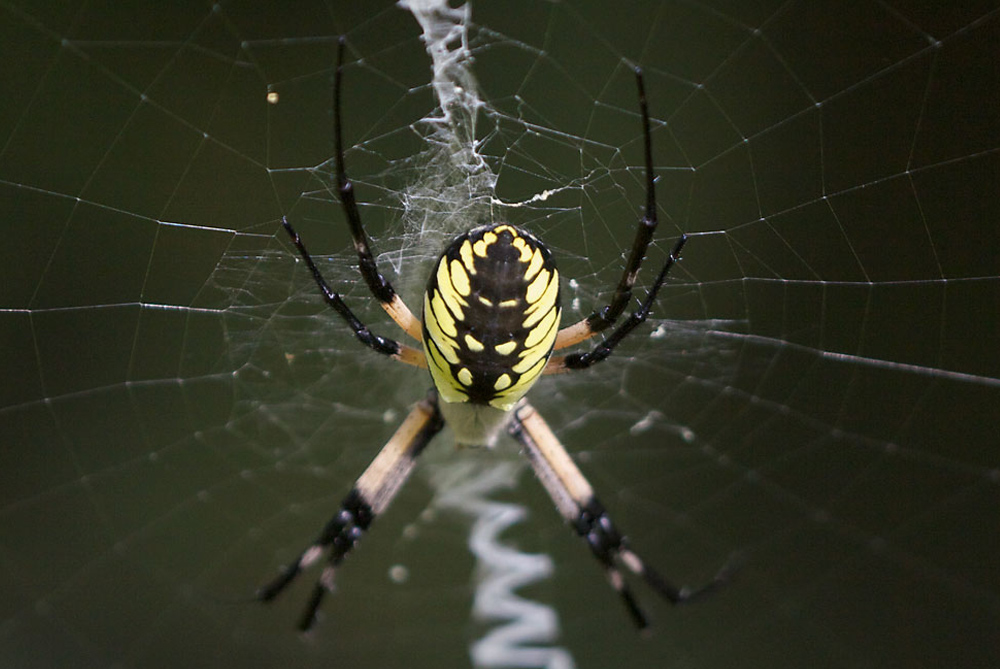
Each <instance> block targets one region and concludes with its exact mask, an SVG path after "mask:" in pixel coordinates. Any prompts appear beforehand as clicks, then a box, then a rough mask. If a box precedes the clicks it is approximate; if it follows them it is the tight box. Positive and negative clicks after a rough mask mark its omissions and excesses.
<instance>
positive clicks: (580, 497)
mask: <svg viewBox="0 0 1000 669" xmlns="http://www.w3.org/2000/svg"><path fill="white" fill-rule="evenodd" d="M508 429H509V431H510V434H511V436H513V437H514V439H516V440H517V442H518V443H520V444H521V446H522V447H523V448H524V452H525V454H526V455H527V456H528V460H529V461H530V462H531V466H532V468H533V469H534V470H535V474H536V476H538V479H539V480H540V481H541V482H542V485H543V486H544V487H545V489H546V491H547V492H548V493H549V496H550V497H551V498H552V501H553V502H554V503H555V505H556V508H557V509H558V510H559V513H560V514H562V516H563V518H565V519H566V521H567V522H568V523H569V524H570V526H571V527H573V529H574V530H576V532H577V534H579V535H580V536H581V537H583V538H584V540H585V541H586V542H587V545H588V546H590V550H591V552H592V553H593V554H594V557H596V558H597V560H598V562H600V563H601V566H602V567H604V570H605V573H606V574H607V576H608V581H609V582H610V583H611V586H612V587H613V588H614V589H615V591H617V592H618V594H619V595H620V596H621V598H622V601H623V602H624V603H625V606H626V608H627V609H628V612H629V615H630V616H631V617H632V621H633V622H634V623H635V625H636V627H638V628H640V629H641V628H644V627H646V626H647V625H648V624H649V622H648V620H647V618H646V615H645V614H644V613H643V611H642V609H640V608H639V605H638V603H637V602H636V600H635V597H634V596H633V594H632V590H631V589H630V588H629V586H628V583H626V582H625V577H624V576H623V574H622V572H621V570H620V569H619V564H621V565H623V566H624V567H625V568H626V569H628V570H629V571H630V572H632V573H633V574H636V575H637V576H639V577H641V578H642V579H643V580H644V581H645V582H646V584H647V585H649V586H650V587H651V588H653V589H654V590H656V591H657V592H658V593H659V594H660V595H661V596H662V597H663V598H664V599H666V600H668V601H669V602H671V603H672V604H680V603H683V602H687V601H691V600H692V599H694V598H696V597H699V596H701V595H705V594H707V593H708V592H710V591H712V590H714V589H715V588H716V587H718V586H719V585H721V584H722V583H724V582H725V581H726V580H727V579H728V578H729V575H730V573H731V567H729V566H726V567H724V568H723V569H722V570H721V571H719V573H718V574H716V576H715V578H714V579H712V581H710V582H709V583H707V584H706V585H703V586H701V587H699V588H694V589H692V588H686V587H680V588H679V587H677V586H675V585H672V584H671V583H669V582H667V581H666V580H664V579H663V577H661V576H660V575H659V574H658V573H657V572H656V571H655V570H653V568H652V567H650V566H648V565H647V564H646V563H645V562H643V560H642V559H641V558H640V557H639V556H638V555H637V554H636V553H635V552H633V551H632V550H631V549H630V548H629V545H628V541H627V539H626V538H625V537H624V536H623V535H622V534H621V532H619V531H618V528H617V527H615V525H614V523H612V522H611V518H610V517H609V516H608V514H607V512H606V511H605V510H604V506H603V505H602V504H601V502H600V501H599V500H598V499H597V497H596V496H595V495H594V491H593V488H591V486H590V483H588V482H587V479H585V478H584V476H583V474H582V473H581V472H580V470H579V469H578V468H577V466H576V464H575V463H574V462H573V460H572V459H571V458H570V457H569V454H568V453H566V449H564V448H563V446H562V444H560V443H559V440H558V439H557V438H556V436H555V434H553V432H552V430H551V429H550V428H549V426H548V425H547V424H546V423H545V421H544V420H543V419H542V417H541V416H540V415H539V414H538V412H537V411H535V409H534V408H533V407H531V406H530V405H529V404H528V403H527V402H524V401H522V402H521V403H520V404H519V405H518V406H517V407H516V408H515V409H514V416H513V418H512V420H511V422H510V427H509V428H508Z"/></svg>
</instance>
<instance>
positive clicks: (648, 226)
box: [586, 67, 659, 332]
mask: <svg viewBox="0 0 1000 669" xmlns="http://www.w3.org/2000/svg"><path fill="white" fill-rule="evenodd" d="M635 81H636V85H637V87H638V89H639V109H640V111H641V113H642V136H643V146H644V150H645V158H646V210H645V212H644V214H643V217H642V218H641V219H639V225H638V227H637V228H636V233H635V240H634V241H633V242H632V251H631V253H629V257H628V262H627V263H625V269H624V270H623V272H622V277H621V279H620V280H619V281H618V286H617V287H616V288H615V294H614V296H612V298H611V301H610V302H609V303H608V304H607V306H605V307H603V308H601V309H595V310H594V312H593V313H592V314H590V316H588V317H587V318H586V323H587V327H588V328H589V329H590V331H591V332H599V331H601V330H604V329H605V328H607V327H609V326H611V325H612V324H614V322H615V321H617V320H618V317H619V316H621V314H622V312H623V311H625V307H626V306H628V302H629V298H631V297H632V287H633V286H634V285H635V280H636V277H637V276H638V274H639V267H640V266H641V265H642V260H643V258H644V257H645V256H646V249H647V248H649V243H650V241H652V239H653V233H654V232H655V231H656V226H657V224H658V222H659V221H658V219H657V216H656V188H655V182H656V175H655V173H654V172H653V140H652V138H651V133H650V130H649V105H648V104H647V102H646V87H645V85H644V84H643V76H642V68H641V67H636V68H635Z"/></svg>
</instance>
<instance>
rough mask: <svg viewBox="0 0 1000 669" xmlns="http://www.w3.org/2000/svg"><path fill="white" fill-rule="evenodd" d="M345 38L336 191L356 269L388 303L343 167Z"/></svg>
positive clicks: (336, 79)
mask: <svg viewBox="0 0 1000 669" xmlns="http://www.w3.org/2000/svg"><path fill="white" fill-rule="evenodd" d="M345 44H346V40H345V39H344V37H343V36H341V37H340V39H339V41H338V44H337V69H336V71H335V72H334V76H333V141H334V151H335V152H336V154H337V165H336V174H337V194H338V196H339V198H340V204H341V205H342V206H343V208H344V215H345V216H347V224H348V225H349V226H350V228H351V237H353V238H354V248H355V250H356V251H357V252H358V261H359V269H360V270H361V276H362V277H364V279H365V283H367V284H368V288H369V290H371V291H372V294H373V295H374V296H375V297H376V298H377V299H378V301H379V302H381V303H383V304H388V303H390V302H392V301H393V300H394V299H396V291H395V290H394V289H393V287H392V284H390V283H389V281H388V279H386V278H385V277H384V276H382V274H381V272H379V271H378V266H377V265H376V263H375V257H374V256H373V255H372V251H371V244H370V243H369V241H368V234H367V233H366V232H365V228H364V226H363V225H362V224H361V214H360V213H358V203H357V201H356V200H355V199H354V184H353V183H351V180H350V179H349V178H348V177H347V172H346V171H345V168H344V142H343V139H342V132H341V126H342V125H343V120H342V116H341V114H340V88H341V80H342V79H343V74H342V70H343V62H344V46H345Z"/></svg>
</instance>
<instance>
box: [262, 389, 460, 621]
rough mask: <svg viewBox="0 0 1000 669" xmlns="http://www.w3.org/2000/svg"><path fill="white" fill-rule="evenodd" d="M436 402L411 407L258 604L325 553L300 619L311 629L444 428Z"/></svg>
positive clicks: (433, 398) (433, 395)
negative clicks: (366, 537) (375, 523)
mask: <svg viewBox="0 0 1000 669" xmlns="http://www.w3.org/2000/svg"><path fill="white" fill-rule="evenodd" d="M437 402H438V401H437V394H436V393H435V392H433V391H432V392H431V393H429V394H428V397H427V399H425V400H423V401H421V402H419V403H418V404H417V405H416V406H415V407H413V410H412V411H410V414H409V415H408V416H407V417H406V420H404V421H403V423H402V425H400V426H399V429H397V430H396V433H395V434H393V435H392V438H391V439H389V441H388V443H386V445H385V446H384V447H383V448H382V450H381V451H379V454H378V455H377V456H375V459H374V460H373V461H372V463H371V464H370V465H368V468H367V469H366V470H365V472H364V473H363V474H362V475H361V476H360V477H359V478H358V480H357V481H356V482H355V484H354V487H353V488H352V489H351V492H349V493H348V494H347V497H345V498H344V501H343V503H342V504H341V506H340V510H339V511H338V512H337V514H336V515H334V516H333V518H331V519H330V520H329V521H328V522H327V524H326V526H324V528H323V531H322V532H320V534H319V536H318V537H317V538H316V540H315V541H314V542H313V543H312V545H310V546H309V547H308V548H306V549H305V550H304V551H302V553H301V554H299V556H298V557H297V558H296V559H295V560H294V561H292V562H291V563H290V564H288V565H286V566H285V567H284V568H283V569H282V570H281V572H280V573H279V574H278V576H277V577H275V578H274V579H273V580H272V581H271V582H270V583H268V584H267V585H265V586H263V587H262V588H260V590H258V591H257V599H258V600H260V601H262V602H269V601H271V600H273V599H274V598H275V597H277V596H278V594H279V593H281V591H282V590H284V589H285V588H286V587H287V586H288V584H289V583H291V582H292V581H293V580H295V577H296V576H298V574H299V573H300V572H301V571H302V570H303V569H306V568H307V567H309V566H311V565H312V564H314V563H315V562H317V561H318V560H319V559H320V558H321V557H322V556H323V554H324V553H326V552H327V551H329V552H328V555H327V564H326V567H324V568H323V572H322V574H320V577H319V580H318V581H317V582H316V585H315V587H314V588H313V592H312V595H311V596H310V598H309V603H308V605H307V606H306V609H305V611H304V612H303V614H302V618H301V620H300V621H299V629H300V630H302V631H306V630H308V629H309V628H310V627H312V625H313V623H314V622H315V621H316V612H317V611H318V610H319V606H320V603H321V602H322V601H323V596H324V595H325V594H326V593H327V592H332V591H333V588H334V574H335V573H336V569H337V567H338V566H339V565H340V563H341V562H342V561H343V560H344V558H345V557H346V556H347V554H348V553H350V551H351V549H352V548H354V545H355V544H356V543H357V542H358V540H359V539H360V538H361V535H362V534H364V532H365V531H366V530H367V529H368V527H369V526H370V525H371V522H372V520H374V519H375V517H376V516H377V515H379V514H381V513H382V512H384V511H385V510H386V508H387V507H388V506H389V503H390V502H391V501H392V499H393V498H394V497H395V496H396V493H397V492H399V489H400V487H401V486H402V485H403V483H404V482H405V481H406V479H407V478H409V476H410V472H412V471H413V466H414V465H415V464H416V458H417V456H418V455H420V453H421V451H423V450H424V448H425V447H426V446H427V444H428V443H430V440H431V439H432V438H433V437H434V435H436V434H437V433H438V432H440V431H441V428H443V427H444V421H443V419H442V418H441V413H440V411H439V410H438V403H437Z"/></svg>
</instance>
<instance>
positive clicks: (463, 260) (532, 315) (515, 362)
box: [423, 223, 561, 411]
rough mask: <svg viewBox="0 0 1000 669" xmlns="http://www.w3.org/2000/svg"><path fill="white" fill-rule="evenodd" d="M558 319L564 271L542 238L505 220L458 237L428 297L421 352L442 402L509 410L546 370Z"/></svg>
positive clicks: (430, 283) (430, 285)
mask: <svg viewBox="0 0 1000 669" xmlns="http://www.w3.org/2000/svg"><path fill="white" fill-rule="evenodd" d="M560 315H561V309H560V305H559V272H558V271H557V270H556V266H555V261H554V260H553V258H552V254H551V253H550V252H549V250H548V249H547V248H546V247H545V246H544V245H543V244H542V243H541V242H540V241H539V240H538V239H537V238H535V237H534V236H533V235H531V234H529V233H527V232H524V231H522V230H520V229H518V228H516V227H514V226H512V225H508V224H505V223H501V224H498V225H486V226H481V227H478V228H475V229H473V230H470V231H469V232H467V233H464V234H462V235H459V236H458V237H456V238H455V240H454V241H452V243H451V244H450V245H449V246H448V248H446V249H445V251H444V253H442V254H441V257H440V258H439V259H438V261H437V263H436V265H435V266H434V271H433V272H432V273H431V277H430V280H429V281H428V282H427V291H426V292H425V293H424V307H423V341H424V351H425V353H426V356H427V363H428V367H429V368H430V371H431V377H432V379H433V380H434V385H435V386H436V387H437V389H438V392H439V393H440V395H441V399H443V400H444V401H445V402H471V403H474V404H487V405H490V406H492V407H495V408H497V409H501V410H503V411H508V410H510V408H511V407H513V405H514V403H515V402H517V400H519V399H520V398H521V397H522V396H523V395H524V394H525V393H526V392H527V391H528V389H529V388H530V387H531V386H532V385H533V384H534V382H535V381H536V380H537V379H538V377H539V375H540V374H541V373H542V370H543V369H544V368H545V364H546V363H547V362H548V359H549V355H550V354H551V353H552V346H553V344H554V343H555V338H556V333H557V332H558V330H559V319H560Z"/></svg>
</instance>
